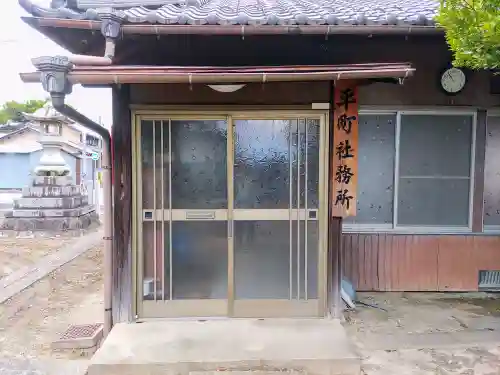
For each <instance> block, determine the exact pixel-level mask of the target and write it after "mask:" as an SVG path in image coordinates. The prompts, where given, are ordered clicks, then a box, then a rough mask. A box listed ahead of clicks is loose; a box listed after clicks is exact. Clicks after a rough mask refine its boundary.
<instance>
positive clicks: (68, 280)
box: [0, 244, 103, 359]
mask: <svg viewBox="0 0 500 375" xmlns="http://www.w3.org/2000/svg"><path fill="white" fill-rule="evenodd" d="M54 247H55V246H54ZM102 248H103V245H102V244H100V245H99V246H97V247H94V248H92V249H91V250H89V251H87V252H86V253H85V254H83V255H81V256H79V257H78V258H76V259H75V260H73V261H72V262H70V263H68V264H66V265H65V266H63V267H62V268H60V269H58V270H56V271H54V272H53V273H51V274H50V275H47V276H46V277H45V278H43V279H41V280H40V281H38V282H36V283H35V284H34V285H33V286H31V287H30V288H28V289H26V290H24V291H23V292H21V293H20V294H18V295H17V296H16V297H14V298H12V299H10V300H8V301H7V302H5V303H4V304H3V305H0V353H1V355H2V356H3V357H17V356H23V357H27V358H37V359H43V358H48V357H51V358H67V359H73V358H75V357H77V356H78V355H79V353H54V352H53V351H52V350H51V348H50V344H51V342H52V341H53V340H54V339H56V338H57V337H58V336H59V335H60V334H61V333H62V332H64V331H65V330H66V329H67V328H68V326H69V324H72V323H73V322H72V314H73V313H74V311H75V309H76V310H79V308H80V306H82V304H83V305H85V301H86V300H87V299H88V298H89V297H91V298H92V299H93V300H97V301H100V300H102V285H103V276H102ZM92 318H93V317H92V316H90V317H89V319H91V321H89V322H88V323H97V322H96V321H92Z"/></svg>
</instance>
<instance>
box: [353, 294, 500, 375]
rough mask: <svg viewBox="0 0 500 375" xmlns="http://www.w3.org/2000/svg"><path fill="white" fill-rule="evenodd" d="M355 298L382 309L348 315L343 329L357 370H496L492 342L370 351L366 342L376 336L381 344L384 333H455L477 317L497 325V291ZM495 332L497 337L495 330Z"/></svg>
mask: <svg viewBox="0 0 500 375" xmlns="http://www.w3.org/2000/svg"><path fill="white" fill-rule="evenodd" d="M359 299H360V300H361V301H363V302H366V303H369V304H371V305H373V306H379V307H382V308H383V309H385V310H386V311H383V310H380V309H376V308H369V307H364V306H359V308H358V310H357V311H356V312H351V313H349V314H347V322H346V324H345V328H346V331H347V333H348V335H349V336H350V337H351V339H352V340H353V341H354V343H355V344H356V346H357V347H358V352H359V353H360V354H361V356H362V362H363V364H362V374H364V375H451V374H457V375H458V374H460V375H500V347H499V346H498V345H497V344H493V343H490V344H489V343H486V342H484V345H480V346H478V345H472V346H471V347H461V348H458V347H446V346H444V347H442V346H439V345H436V347H433V348H432V347H431V348H429V347H426V348H415V349H402V348H401V347H399V348H398V349H396V348H391V349H385V350H370V349H366V345H365V344H366V343H367V342H368V341H370V340H371V341H373V337H376V338H378V339H379V340H380V341H381V343H380V347H384V345H385V344H386V341H387V339H388V336H389V335H397V334H399V335H405V334H407V335H420V336H426V335H432V334H436V333H455V334H457V333H459V332H464V331H465V330H466V329H467V328H473V325H474V324H473V323H474V322H475V321H477V320H482V319H483V320H484V319H486V320H487V322H489V323H492V324H493V326H494V327H497V326H498V324H497V323H500V298H498V296H495V295H488V294H485V293H360V294H359ZM497 319H498V321H497ZM468 326H470V327H468ZM484 331H485V332H487V331H489V329H485V330H484ZM495 331H496V330H495ZM490 333H491V332H490ZM498 337H499V339H498V341H499V342H500V332H498ZM384 340H385V341H384Z"/></svg>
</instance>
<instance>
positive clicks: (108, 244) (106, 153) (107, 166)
mask: <svg viewBox="0 0 500 375" xmlns="http://www.w3.org/2000/svg"><path fill="white" fill-rule="evenodd" d="M50 96H51V99H52V106H53V107H54V109H56V110H57V111H58V112H59V113H61V114H63V115H65V116H67V117H68V118H70V119H72V120H74V121H75V122H77V123H78V124H80V125H83V126H84V127H86V128H87V129H89V130H92V131H94V132H96V133H97V134H99V135H100V136H101V137H102V139H103V140H104V147H103V150H102V169H103V173H102V185H103V190H104V191H103V196H104V217H103V221H104V332H103V333H104V337H106V336H107V334H108V333H109V332H110V331H111V327H112V325H113V311H112V306H111V305H112V303H111V301H112V290H113V281H112V280H113V278H112V271H113V241H112V238H113V205H112V191H111V173H112V167H111V135H110V134H109V131H108V130H107V129H106V128H104V127H103V126H101V125H99V124H98V123H96V122H94V121H92V120H91V119H89V118H88V117H86V116H84V115H83V114H81V113H80V112H78V111H77V110H75V109H74V108H72V107H70V106H69V105H67V104H66V103H65V102H64V99H65V95H61V94H56V93H51V95H50Z"/></svg>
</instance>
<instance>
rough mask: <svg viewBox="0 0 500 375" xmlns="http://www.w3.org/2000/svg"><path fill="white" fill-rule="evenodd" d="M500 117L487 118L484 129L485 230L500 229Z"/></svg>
mask: <svg viewBox="0 0 500 375" xmlns="http://www.w3.org/2000/svg"><path fill="white" fill-rule="evenodd" d="M499 160H500V115H497V116H490V115H489V116H488V118H487V129H486V160H485V168H484V211H483V223H484V229H485V230H498V229H500V168H498V165H499V164H498V161H499Z"/></svg>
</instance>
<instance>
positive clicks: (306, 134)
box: [304, 119, 309, 300]
mask: <svg viewBox="0 0 500 375" xmlns="http://www.w3.org/2000/svg"><path fill="white" fill-rule="evenodd" d="M305 127H306V128H305V140H304V144H305V145H304V153H305V163H304V165H305V171H304V172H305V173H304V213H305V222H304V299H306V300H307V287H308V286H307V277H308V276H307V231H308V227H307V224H308V222H307V219H308V216H309V213H308V209H307V208H308V207H307V190H308V182H309V179H308V175H307V172H308V162H309V159H308V155H307V150H308V148H309V147H308V146H309V139H308V136H309V132H308V124H307V119H306V120H305Z"/></svg>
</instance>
